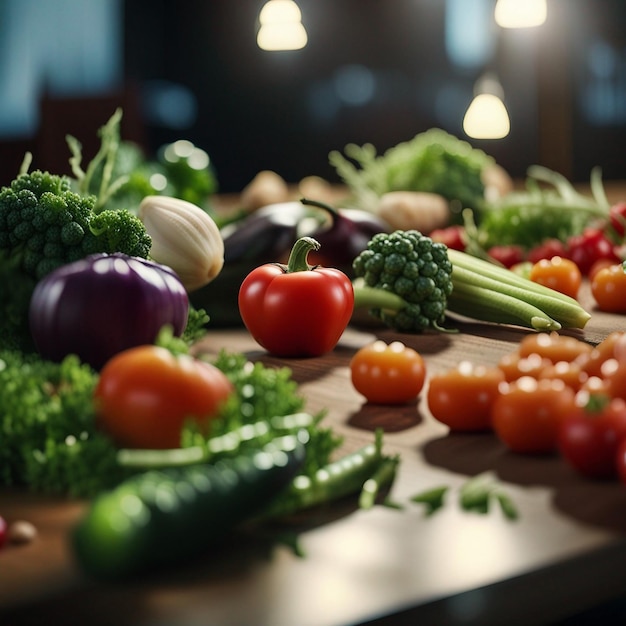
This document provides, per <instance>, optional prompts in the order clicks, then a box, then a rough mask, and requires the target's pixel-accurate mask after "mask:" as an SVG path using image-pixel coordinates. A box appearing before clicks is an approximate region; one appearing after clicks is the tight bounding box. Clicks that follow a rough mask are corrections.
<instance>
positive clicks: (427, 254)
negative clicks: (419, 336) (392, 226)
mask: <svg viewBox="0 0 626 626" xmlns="http://www.w3.org/2000/svg"><path fill="white" fill-rule="evenodd" d="M353 269H354V272H355V275H356V276H357V277H361V278H363V280H364V283H365V285H366V286H367V287H369V288H373V290H382V291H385V292H389V293H391V294H394V295H395V296H398V297H399V299H400V300H399V301H400V302H401V306H399V307H398V306H388V301H385V302H384V303H383V301H382V300H381V303H380V306H377V302H376V297H374V298H372V299H371V305H372V306H370V313H371V314H372V315H373V316H374V317H377V318H379V319H380V320H381V321H382V322H383V323H385V324H386V325H387V326H390V327H391V328H394V329H396V330H398V331H401V332H417V331H422V330H425V329H427V328H437V329H440V328H441V324H442V323H443V321H444V317H445V311H446V306H447V302H448V296H449V295H450V293H451V292H452V263H451V262H450V260H449V259H448V254H447V248H446V246H445V245H443V244H441V243H435V242H434V241H433V240H432V239H431V238H430V237H426V236H425V235H422V234H421V233H420V232H418V231H416V230H408V231H401V230H398V231H395V232H393V233H379V234H378V235H374V237H372V239H371V240H370V241H369V243H368V246H367V249H366V250H364V251H363V252H361V253H360V254H359V255H358V256H357V257H356V258H355V259H354V262H353ZM357 289H358V288H357ZM372 293H373V294H374V296H375V291H374V292H372V291H370V292H369V294H372Z"/></svg>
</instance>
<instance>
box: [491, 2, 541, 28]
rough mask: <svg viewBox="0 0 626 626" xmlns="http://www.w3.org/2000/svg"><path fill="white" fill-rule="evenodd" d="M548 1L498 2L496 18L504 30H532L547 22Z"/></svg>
mask: <svg viewBox="0 0 626 626" xmlns="http://www.w3.org/2000/svg"><path fill="white" fill-rule="evenodd" d="M547 13H548V7H547V3H546V0H497V2H496V9H495V13H494V17H495V20H496V24H498V26H500V27H502V28H531V27H533V26H540V25H541V24H543V23H544V22H545V21H546V16H547Z"/></svg>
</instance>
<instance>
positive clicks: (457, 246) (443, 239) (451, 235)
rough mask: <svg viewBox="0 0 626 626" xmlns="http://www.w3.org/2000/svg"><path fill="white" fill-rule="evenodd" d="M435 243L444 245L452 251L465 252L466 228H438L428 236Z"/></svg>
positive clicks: (458, 226)
mask: <svg viewBox="0 0 626 626" xmlns="http://www.w3.org/2000/svg"><path fill="white" fill-rule="evenodd" d="M428 236H429V237H430V238H431V239H432V240H433V241H435V242H439V243H442V244H444V245H445V246H446V247H448V248H451V249H452V250H460V251H461V252H463V251H464V250H465V228H464V227H463V226H460V225H457V224H454V225H452V226H447V227H446V228H436V229H435V230H433V231H431V232H430V234H429V235H428Z"/></svg>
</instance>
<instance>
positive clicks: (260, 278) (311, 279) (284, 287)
mask: <svg viewBox="0 0 626 626" xmlns="http://www.w3.org/2000/svg"><path fill="white" fill-rule="evenodd" d="M319 247H320V245H319V243H318V242H317V241H316V240H315V239H312V238H311V237H302V238H300V239H298V240H297V241H296V243H295V244H294V246H293V248H292V250H291V254H290V256H289V260H288V262H287V265H283V264H281V263H266V264H265V265H261V266H260V267H257V268H256V269H254V270H252V272H250V273H249V274H248V276H246V278H245V279H244V281H243V283H242V284H241V287H240V289H239V313H240V314H241V319H242V320H243V322H244V324H245V325H246V328H247V329H248V331H249V332H250V334H251V335H252V336H253V337H254V339H255V340H256V341H257V342H258V343H259V344H260V345H261V346H263V347H264V348H265V349H266V350H267V351H268V352H270V353H271V354H274V355H276V356H294V357H295V356H300V357H313V356H320V355H322V354H325V353H326V352H330V351H331V350H332V349H333V348H334V347H335V346H336V345H337V342H338V341H339V338H340V337H341V335H342V333H343V331H344V330H345V328H346V326H347V325H348V322H349V321H350V318H351V316H352V311H353V309H354V290H353V288H352V283H351V282H350V279H349V278H348V276H347V275H346V274H344V273H343V272H341V271H340V270H338V269H334V268H325V267H320V266H314V267H311V266H310V265H309V264H308V263H307V255H308V253H309V251H311V250H317V249H319Z"/></svg>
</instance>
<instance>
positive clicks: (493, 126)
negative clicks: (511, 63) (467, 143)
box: [463, 75, 511, 139]
mask: <svg viewBox="0 0 626 626" xmlns="http://www.w3.org/2000/svg"><path fill="white" fill-rule="evenodd" d="M475 92H476V96H475V97H474V99H473V100H472V102H471V103H470V105H469V107H468V109H467V111H466V113H465V117H464V118H463V130H464V131H465V134H466V135H467V136H468V137H471V138H472V139H502V138H503V137H506V136H507V135H508V134H509V131H510V130H511V122H510V121H509V114H508V112H507V110H506V107H505V106H504V102H503V90H502V85H500V83H499V81H498V80H497V79H496V78H495V77H494V76H491V75H487V76H484V77H482V78H481V79H479V80H478V81H477V82H476V89H475Z"/></svg>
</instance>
